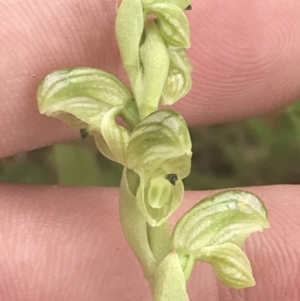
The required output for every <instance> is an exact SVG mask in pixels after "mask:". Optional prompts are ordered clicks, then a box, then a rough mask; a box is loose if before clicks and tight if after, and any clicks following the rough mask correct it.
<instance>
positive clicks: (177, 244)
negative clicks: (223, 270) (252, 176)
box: [172, 190, 269, 257]
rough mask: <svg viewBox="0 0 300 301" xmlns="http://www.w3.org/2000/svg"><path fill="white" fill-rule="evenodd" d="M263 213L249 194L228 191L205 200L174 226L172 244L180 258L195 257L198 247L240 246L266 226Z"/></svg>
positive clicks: (262, 209)
mask: <svg viewBox="0 0 300 301" xmlns="http://www.w3.org/2000/svg"><path fill="white" fill-rule="evenodd" d="M268 226H269V223H268V219H267V211H266V208H265V206H264V204H263V203H262V201H261V200H260V199H259V198H258V197H257V196H255V195H254V194H252V193H249V192H246V191H240V190H231V191H225V192H221V193H217V194H215V195H213V196H210V197H207V198H205V199H204V200H203V201H201V202H199V203H198V204H197V205H196V206H194V207H193V208H191V209H190V210H189V211H188V212H187V213H186V214H184V215H183V217H182V218H181V219H180V220H179V221H178V223H177V224H176V226H175V228H174V231H173V235H172V244H173V246H174V248H176V250H177V251H178V253H179V254H180V255H191V256H193V257H197V254H199V252H201V250H202V248H204V247H207V246H212V245H220V244H224V243H227V242H230V243H233V244H236V245H237V246H241V245H242V243H243V242H244V241H245V239H246V238H247V237H248V236H249V235H250V234H251V233H252V232H254V231H262V230H263V229H264V228H266V227H268Z"/></svg>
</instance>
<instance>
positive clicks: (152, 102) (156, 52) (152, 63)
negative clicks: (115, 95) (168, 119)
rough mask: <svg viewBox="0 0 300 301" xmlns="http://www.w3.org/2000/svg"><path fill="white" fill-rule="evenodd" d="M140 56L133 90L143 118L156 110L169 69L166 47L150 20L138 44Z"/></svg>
mask: <svg viewBox="0 0 300 301" xmlns="http://www.w3.org/2000/svg"><path fill="white" fill-rule="evenodd" d="M140 58H141V62H142V66H143V68H142V69H140V72H139V74H138V77H137V81H136V84H135V86H133V90H134V92H135V97H136V102H137V105H138V109H139V113H140V117H141V119H143V118H145V117H146V116H147V115H149V114H150V113H152V112H154V111H156V110H157V108H158V104H159V99H160V97H161V94H162V91H163V88H164V85H165V82H166V79H167V76H168V70H169V54H168V51H167V47H166V45H165V42H164V41H163V39H162V38H161V35H160V33H159V30H158V28H157V26H156V25H155V23H154V22H153V21H152V20H148V22H147V23H146V25H145V41H144V43H143V44H142V45H141V46H140Z"/></svg>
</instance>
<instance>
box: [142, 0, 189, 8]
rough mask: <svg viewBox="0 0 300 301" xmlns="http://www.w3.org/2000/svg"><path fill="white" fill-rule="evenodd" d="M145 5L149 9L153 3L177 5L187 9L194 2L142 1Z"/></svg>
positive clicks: (181, 0)
mask: <svg viewBox="0 0 300 301" xmlns="http://www.w3.org/2000/svg"><path fill="white" fill-rule="evenodd" d="M142 2H143V5H144V6H145V7H146V8H147V6H148V5H149V4H152V3H166V4H175V5H177V6H179V7H180V8H181V9H186V8H187V7H188V6H189V5H190V4H191V2H192V0H142Z"/></svg>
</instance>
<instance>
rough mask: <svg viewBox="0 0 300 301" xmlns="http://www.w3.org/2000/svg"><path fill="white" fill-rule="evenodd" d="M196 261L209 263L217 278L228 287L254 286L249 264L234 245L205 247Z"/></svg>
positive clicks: (243, 254)
mask: <svg viewBox="0 0 300 301" xmlns="http://www.w3.org/2000/svg"><path fill="white" fill-rule="evenodd" d="M197 259H198V260H201V261H205V262H208V263H210V264H211V265H212V266H213V268H214V270H215V272H216V274H217V276H218V278H219V279H220V280H221V281H222V282H223V283H224V284H225V285H227V286H229V287H232V288H246V287H250V286H254V285H255V280H254V278H253V275H252V268H251V265H250V262H249V260H248V258H247V256H246V254H245V253H244V252H243V251H242V250H241V249H240V248H239V247H238V246H236V245H235V244H232V243H225V244H222V245H214V246H210V247H205V248H203V249H202V250H201V252H200V253H199V255H198V258H197Z"/></svg>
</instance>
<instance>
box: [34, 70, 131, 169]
mask: <svg viewBox="0 0 300 301" xmlns="http://www.w3.org/2000/svg"><path fill="white" fill-rule="evenodd" d="M37 98H38V106H39V110H40V112H41V113H43V114H46V115H48V116H51V117H56V118H58V119H61V120H63V121H65V122H67V123H68V124H70V125H71V126H73V127H75V128H76V129H78V130H80V129H85V130H86V131H87V132H88V133H90V134H91V135H94V136H95V139H96V143H97V145H98V147H99V149H100V150H101V151H102V152H103V154H104V155H105V156H107V157H108V158H110V159H112V160H115V161H117V162H119V163H122V164H123V163H124V152H125V149H126V146H127V142H128V135H129V134H128V132H127V130H125V128H123V127H121V126H119V125H117V123H116V122H115V117H116V116H117V115H118V114H119V113H120V112H122V110H123V109H124V107H125V106H126V105H128V103H130V102H131V101H132V95H131V93H130V92H129V90H128V89H127V87H126V86H125V85H124V84H123V83H122V82H121V81H120V80H119V79H117V78H116V77H115V76H113V75H112V74H110V73H108V72H105V71H102V70H98V69H94V68H87V67H78V68H73V69H63V70H58V71H55V72H53V73H51V74H49V75H48V76H46V77H45V79H44V80H43V81H42V82H41V84H40V86H39V88H38V94H37Z"/></svg>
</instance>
